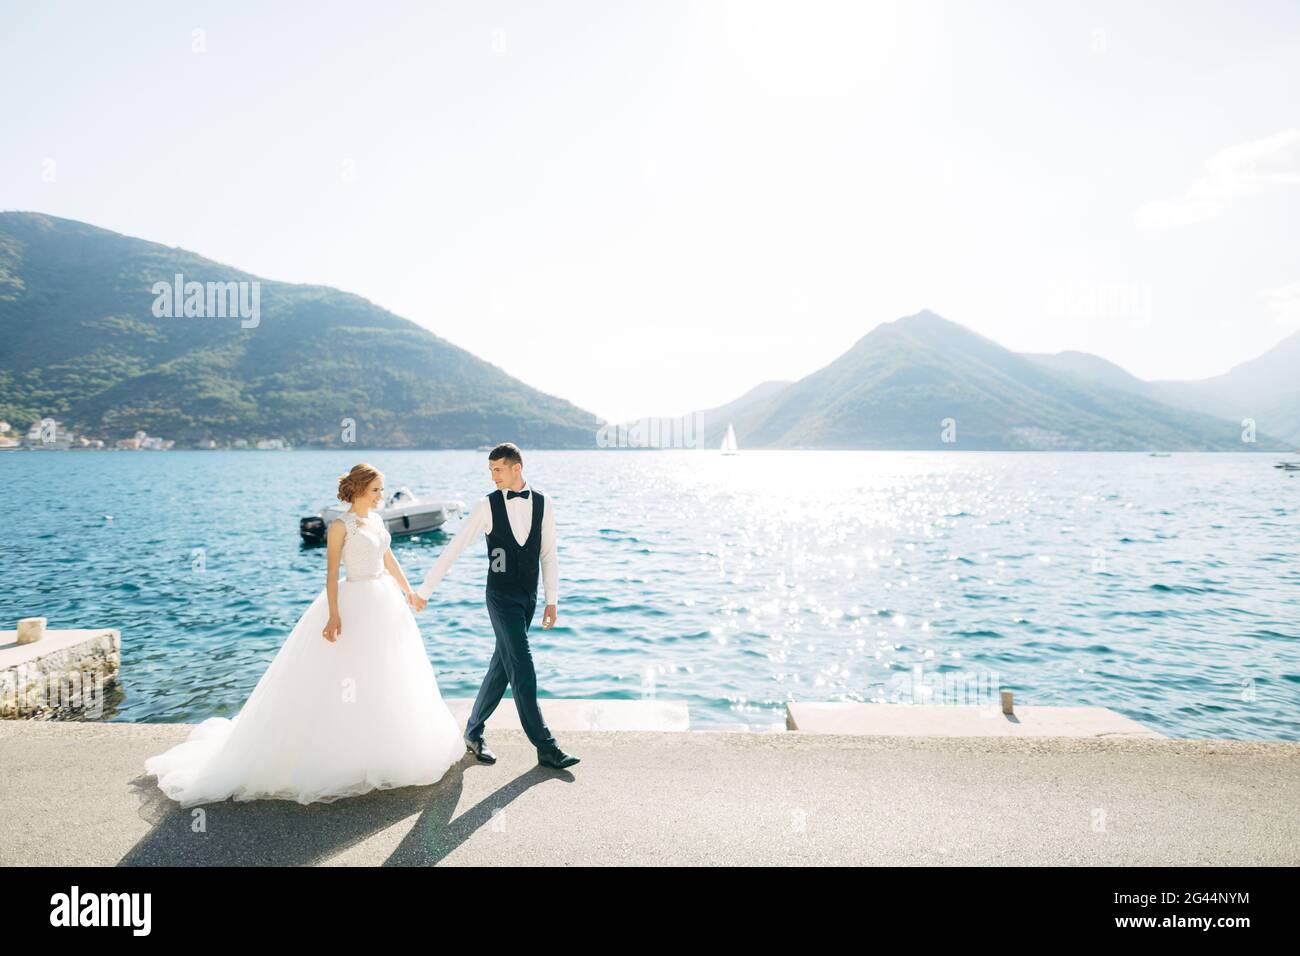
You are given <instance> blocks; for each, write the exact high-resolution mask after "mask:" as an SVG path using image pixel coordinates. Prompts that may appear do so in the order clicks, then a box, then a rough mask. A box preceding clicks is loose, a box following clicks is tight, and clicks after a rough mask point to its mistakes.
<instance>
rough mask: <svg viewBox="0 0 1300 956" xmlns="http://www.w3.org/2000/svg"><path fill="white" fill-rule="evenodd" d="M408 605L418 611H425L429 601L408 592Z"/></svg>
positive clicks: (412, 592)
mask: <svg viewBox="0 0 1300 956" xmlns="http://www.w3.org/2000/svg"><path fill="white" fill-rule="evenodd" d="M406 603H407V604H409V605H411V607H412V609H414V610H416V611H423V610H424V609H425V608H426V607H428V606H429V602H428V600H426V599H425V598H422V597H420V595H418V594H416V593H415V592H414V591H407V592H406Z"/></svg>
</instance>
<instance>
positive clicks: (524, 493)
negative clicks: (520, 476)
mask: <svg viewBox="0 0 1300 956" xmlns="http://www.w3.org/2000/svg"><path fill="white" fill-rule="evenodd" d="M531 490H532V489H530V488H525V489H524V490H523V491H507V492H506V501H509V500H510V499H511V498H527V497H528V492H529V491H531Z"/></svg>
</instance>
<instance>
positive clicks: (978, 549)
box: [0, 448, 1300, 740]
mask: <svg viewBox="0 0 1300 956" xmlns="http://www.w3.org/2000/svg"><path fill="white" fill-rule="evenodd" d="M358 461H368V462H370V463H372V464H374V465H375V466H376V467H378V468H379V469H380V470H381V471H383V472H384V473H385V476H386V484H387V487H388V490H389V491H392V490H395V489H396V488H398V487H400V486H406V487H408V488H410V489H411V490H412V491H414V492H416V493H417V494H423V495H430V496H434V497H439V498H445V499H452V500H459V501H461V502H463V503H464V504H465V506H466V508H468V507H469V506H471V505H472V504H473V503H474V501H475V500H476V499H477V498H478V497H479V496H481V495H483V494H486V493H488V492H489V491H491V490H492V488H493V485H492V483H491V481H490V479H489V473H488V463H487V454H486V452H483V451H385V450H379V449H351V450H342V451H336V450H330V451H309V450H292V451H252V450H247V451H245V450H240V451H235V450H226V451H222V450H214V451H199V450H187V451H180V450H172V451H139V452H126V451H20V452H5V453H3V454H0V481H2V482H3V483H4V486H5V488H6V489H7V491H8V495H7V497H8V500H9V502H10V504H9V508H8V511H7V513H6V518H5V529H4V533H3V534H2V535H0V628H7V629H12V628H13V627H14V626H15V624H14V622H15V621H16V620H17V619H19V618H22V617H31V616H44V617H46V618H47V619H48V622H49V625H48V626H49V627H51V628H90V627H96V628H98V627H114V628H118V629H119V630H120V631H121V636H122V654H121V658H122V659H121V681H120V684H119V685H118V686H117V687H116V688H114V689H113V690H112V692H111V693H110V694H109V695H108V698H107V700H106V701H105V705H104V708H103V711H102V713H101V714H100V715H98V718H97V719H102V720H110V721H126V722H186V723H195V722H198V721H199V720H202V719H203V718H206V717H209V716H218V715H219V716H233V715H234V714H236V713H238V711H239V708H240V706H241V704H242V702H243V701H244V700H245V699H246V698H247V696H248V694H249V693H250V692H251V690H252V689H253V687H254V686H255V684H256V682H257V680H258V678H259V677H260V676H261V674H262V672H263V671H264V670H265V668H266V666H267V664H268V663H269V662H270V661H271V660H272V658H273V657H274V656H275V654H276V652H277V650H278V649H279V648H280V646H281V644H282V643H283V641H284V640H285V638H286V637H287V636H288V634H289V631H290V629H291V628H292V626H293V624H294V622H295V621H296V620H297V619H298V617H299V616H300V615H301V614H302V612H303V611H304V610H305V609H306V608H307V606H308V604H310V602H311V601H312V599H313V598H314V597H315V596H316V595H317V594H318V593H319V592H320V591H321V590H322V588H323V587H324V582H325V573H326V555H325V550H324V549H323V548H322V547H319V546H310V545H308V544H306V543H304V542H303V541H302V540H301V538H300V536H299V533H298V520H299V518H301V517H303V516H305V515H310V514H313V513H315V512H316V511H317V510H318V509H320V508H321V507H323V506H324V505H327V504H330V503H332V502H333V500H334V499H333V494H334V489H335V487H336V478H337V476H338V475H339V474H340V473H342V472H344V471H346V470H347V469H348V468H349V467H350V466H351V465H352V464H354V463H356V462H358ZM1273 461H1274V457H1273V456H1269V455H1265V454H1260V453H1238V454H1211V453H1205V454H1200V453H1185V454H1179V453H1176V454H1172V455H1169V456H1167V457H1155V456H1150V455H1146V454H1141V453H1113V454H1112V453H1083V452H1079V453H1075V452H1062V453H1052V452H1027V453H1013V452H987V453H986V452H973V451H972V452H962V451H935V452H872V451H800V450H789V451H784V450H783V451H775V450H742V451H741V452H740V453H739V454H735V455H722V454H719V453H718V452H717V451H716V450H707V451H706V450H699V449H671V450H668V449H665V450H650V449H627V448H607V449H591V450H580V451H560V450H536V451H528V450H525V457H524V476H525V478H526V479H527V480H528V481H529V483H530V484H531V485H533V486H534V487H536V488H537V489H538V490H539V491H541V492H542V493H543V494H545V495H546V496H547V501H548V503H549V504H550V505H551V506H553V507H554V509H555V512H554V513H555V518H556V526H557V554H558V566H559V588H558V620H557V624H556V626H555V627H554V628H552V629H550V630H543V629H542V628H541V613H542V605H543V603H544V602H543V601H542V600H541V598H540V597H539V601H538V608H537V616H536V618H535V619H534V621H533V626H532V629H531V631H530V643H531V647H532V651H533V657H534V661H535V663H536V666H537V673H538V685H539V694H540V696H541V698H542V706H543V711H545V699H546V698H548V697H564V698H604V699H637V700H640V699H648V698H658V699H663V700H674V701H684V702H685V703H686V704H687V706H688V708H689V714H690V723H691V727H692V729H696V730H740V731H758V732H763V731H780V730H782V729H783V728H784V726H785V708H786V704H787V703H788V702H791V701H876V702H896V703H943V702H952V703H972V702H974V703H986V704H987V703H988V700H989V698H988V695H989V694H1000V692H1001V691H1008V690H1009V691H1011V692H1013V694H1014V699H1015V701H1016V704H1017V706H1019V705H1022V704H1026V705H1062V706H1100V707H1108V708H1111V709H1112V710H1115V711H1117V712H1119V713H1121V714H1124V715H1126V716H1128V717H1131V718H1133V719H1134V720H1136V721H1138V722H1140V723H1142V724H1144V725H1147V726H1148V727H1150V728H1152V729H1154V730H1157V731H1159V732H1160V733H1162V734H1165V735H1167V736H1170V737H1182V738H1188V737H1197V738H1231V739H1259V740H1266V739H1274V740H1276V739H1283V740H1296V739H1300V735H1298V730H1300V534H1297V531H1298V530H1300V520H1298V519H1300V505H1298V504H1297V502H1298V501H1300V477H1298V476H1297V473H1293V472H1286V471H1282V470H1278V469H1275V468H1273V467H1272V466H1273ZM456 528H457V522H456V521H455V520H453V521H451V522H449V523H448V525H446V526H445V527H444V528H443V529H441V530H439V531H437V532H434V533H429V534H423V535H420V536H417V537H413V538H396V539H394V543H393V550H394V554H395V555H396V556H397V558H398V560H399V561H400V562H401V564H402V567H403V568H404V569H405V571H406V574H407V576H408V577H409V578H411V579H412V581H413V582H415V581H418V580H419V579H420V578H421V577H422V576H423V574H424V572H425V570H426V569H427V568H428V567H429V566H430V564H431V563H432V562H433V561H434V559H435V558H437V556H438V554H439V553H440V552H441V550H442V549H443V548H445V547H446V546H447V544H448V542H449V541H450V540H451V538H452V536H453V535H454V534H455V532H456ZM486 561H487V558H486V548H485V547H484V546H483V545H481V544H479V543H477V542H475V543H471V545H470V547H469V548H468V549H467V550H466V551H465V552H464V554H462V556H461V557H460V559H459V561H458V562H457V563H456V564H455V565H453V566H452V568H451V570H450V571H449V573H448V574H447V576H446V577H445V578H444V579H443V582H442V584H441V586H440V587H439V588H438V590H437V591H435V593H434V596H433V599H432V601H431V602H430V605H429V608H428V609H427V610H426V611H424V612H423V613H422V614H420V615H418V616H417V620H418V621H419V624H420V628H421V632H422V635H423V638H424V643H425V647H426V649H427V651H428V654H429V658H430V661H431V662H432V664H433V667H434V670H435V672H436V674H437V679H438V687H439V690H440V692H441V693H442V695H443V696H444V697H473V696H474V695H475V693H476V692H477V690H478V686H479V682H480V681H481V679H482V677H483V674H484V671H485V670H486V668H487V664H488V660H489V658H490V656H491V653H492V650H493V644H494V638H493V633H492V628H491V625H490V623H489V621H488V617H487V612H486V608H485V606H484V578H485V573H486ZM962 694H966V695H971V694H975V695H980V696H978V697H977V698H972V697H970V696H967V697H965V698H960V699H959V697H955V696H954V695H962Z"/></svg>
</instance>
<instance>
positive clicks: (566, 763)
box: [537, 748, 578, 770]
mask: <svg viewBox="0 0 1300 956" xmlns="http://www.w3.org/2000/svg"><path fill="white" fill-rule="evenodd" d="M537 762H538V763H539V764H541V765H542V766H543V767H554V768H555V769H556V770H563V769H564V768H565V767H572V766H573V765H574V764H575V763H577V762H578V758H577V757H575V756H573V754H566V753H565V752H564V751H563V750H560V749H558V748H557V749H555V750H554V751H552V752H550V753H544V754H538V755H537Z"/></svg>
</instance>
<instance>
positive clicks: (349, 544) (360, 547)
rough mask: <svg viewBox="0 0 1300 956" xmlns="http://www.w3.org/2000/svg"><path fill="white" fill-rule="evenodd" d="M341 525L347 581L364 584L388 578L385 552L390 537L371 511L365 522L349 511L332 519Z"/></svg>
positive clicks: (386, 529) (391, 538)
mask: <svg viewBox="0 0 1300 956" xmlns="http://www.w3.org/2000/svg"><path fill="white" fill-rule="evenodd" d="M335 520H337V521H341V522H343V530H344V532H345V533H346V535H347V536H346V537H345V538H344V539H343V571H344V573H345V574H346V575H347V579H348V580H349V581H364V580H368V579H371V578H377V577H381V576H382V575H384V574H387V573H388V572H387V570H386V569H385V568H384V552H385V551H387V550H388V545H389V544H390V543H391V542H392V540H393V536H392V535H391V534H389V532H388V528H387V527H386V526H385V525H384V521H383V519H382V518H380V517H379V515H377V514H375V513H374V512H373V511H372V512H371V513H370V514H368V515H366V517H365V518H364V519H362V518H361V517H359V516H358V515H356V514H353V513H352V512H351V511H345V512H343V515H342V517H340V518H337V519H335Z"/></svg>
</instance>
